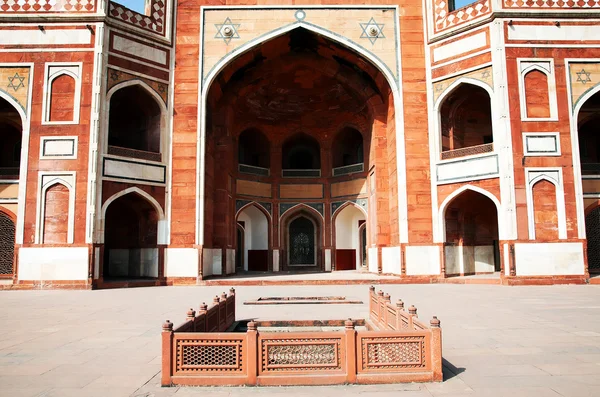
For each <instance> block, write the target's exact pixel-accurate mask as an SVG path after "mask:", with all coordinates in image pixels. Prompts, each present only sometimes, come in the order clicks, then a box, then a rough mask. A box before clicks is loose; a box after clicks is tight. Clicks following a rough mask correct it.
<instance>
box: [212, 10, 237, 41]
mask: <svg viewBox="0 0 600 397" xmlns="http://www.w3.org/2000/svg"><path fill="white" fill-rule="evenodd" d="M239 27H240V24H239V23H233V22H231V19H229V17H227V18H225V21H224V22H223V23H215V28H217V34H215V39H223V41H224V42H225V44H229V42H230V41H231V40H233V39H239V38H240V35H239V34H238V31H237V30H238V28H239Z"/></svg>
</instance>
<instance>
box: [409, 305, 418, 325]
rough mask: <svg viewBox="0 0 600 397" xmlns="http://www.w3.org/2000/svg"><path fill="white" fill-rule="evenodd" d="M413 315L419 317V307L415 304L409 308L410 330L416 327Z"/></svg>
mask: <svg viewBox="0 0 600 397" xmlns="http://www.w3.org/2000/svg"><path fill="white" fill-rule="evenodd" d="M413 317H417V308H416V307H414V306H413V305H410V307H409V308H408V329H410V330H413V329H415V326H414V323H413Z"/></svg>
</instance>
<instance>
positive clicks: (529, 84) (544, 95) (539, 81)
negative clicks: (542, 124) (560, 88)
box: [523, 70, 550, 118]
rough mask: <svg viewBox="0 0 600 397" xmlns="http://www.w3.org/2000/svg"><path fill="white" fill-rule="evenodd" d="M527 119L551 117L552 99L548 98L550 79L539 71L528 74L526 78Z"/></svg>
mask: <svg viewBox="0 0 600 397" xmlns="http://www.w3.org/2000/svg"><path fill="white" fill-rule="evenodd" d="M523 80H524V83H525V102H526V106H527V117H536V118H548V117H550V99H549V97H548V78H547V76H546V75H545V74H544V73H542V72H540V71H539V70H532V71H531V72H528V73H527V74H526V75H525V76H524V78H523Z"/></svg>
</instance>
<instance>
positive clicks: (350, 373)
mask: <svg viewBox="0 0 600 397" xmlns="http://www.w3.org/2000/svg"><path fill="white" fill-rule="evenodd" d="M344 325H345V327H346V329H345V333H346V382H348V383H356V376H357V374H356V349H357V347H356V329H355V328H354V321H352V319H350V318H349V319H348V320H346V321H345V322H344Z"/></svg>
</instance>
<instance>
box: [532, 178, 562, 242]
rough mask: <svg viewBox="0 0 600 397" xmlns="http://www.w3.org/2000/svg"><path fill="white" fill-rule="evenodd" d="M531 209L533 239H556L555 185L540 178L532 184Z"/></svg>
mask: <svg viewBox="0 0 600 397" xmlns="http://www.w3.org/2000/svg"><path fill="white" fill-rule="evenodd" d="M532 190H533V210H534V220H535V239H536V240H538V241H549V240H550V241H552V240H558V215H557V213H556V186H554V184H553V183H551V182H549V181H546V180H541V181H539V182H536V184H535V185H533V188H532Z"/></svg>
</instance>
